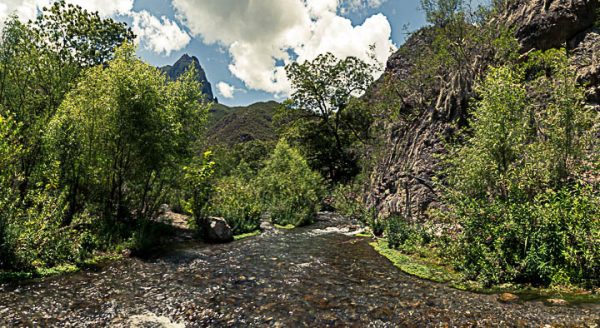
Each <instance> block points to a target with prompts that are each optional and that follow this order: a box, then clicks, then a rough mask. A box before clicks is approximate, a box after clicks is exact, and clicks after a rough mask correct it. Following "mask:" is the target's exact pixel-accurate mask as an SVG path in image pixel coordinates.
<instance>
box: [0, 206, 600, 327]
mask: <svg viewBox="0 0 600 328" xmlns="http://www.w3.org/2000/svg"><path fill="white" fill-rule="evenodd" d="M321 217H322V218H323V221H320V222H319V223H317V224H315V225H313V226H311V227H306V228H300V229H296V230H293V231H277V232H276V233H270V234H266V235H261V236H258V237H254V238H250V239H245V240H241V241H238V242H234V243H231V244H226V245H210V246H207V245H202V244H192V245H186V246H185V247H183V248H180V249H177V250H174V251H171V252H169V253H168V254H164V255H161V256H160V257H159V258H156V259H152V260H139V259H128V260H124V261H122V262H119V263H115V264H112V265H109V266H107V267H105V268H103V269H102V270H100V271H98V272H81V273H78V274H74V275H69V276H63V277H56V278H51V279H45V280H40V281H33V282H28V283H24V284H20V285H11V286H9V285H4V286H0V326H3V325H8V326H34V325H44V326H45V325H51V326H59V327H64V326H78V327H79V326H89V327H97V326H107V325H109V326H125V327H130V326H138V327H184V326H241V327H243V326H248V325H254V326H310V327H315V326H357V327H364V326H373V327H386V326H423V325H431V324H435V325H439V324H440V323H448V324H450V325H458V326H464V325H474V324H475V325H477V324H479V325H494V326H495V325H523V326H541V325H543V324H546V323H555V324H565V325H567V326H569V325H574V326H575V325H579V326H586V325H589V326H593V325H594V324H598V323H600V316H599V313H600V311H599V307H598V306H597V305H586V306H584V307H577V308H575V307H547V306H544V305H543V304H541V303H540V302H528V303H525V304H501V303H498V302H497V301H496V296H494V295H477V294H472V293H466V292H460V291H457V290H453V289H450V288H447V287H445V286H443V285H439V284H434V283H430V282H425V281H421V280H418V279H415V278H413V277H409V276H407V275H404V274H402V273H401V272H399V271H398V270H397V269H396V268H394V267H393V266H392V265H391V264H390V263H388V262H387V260H386V259H384V258H382V257H381V256H379V255H378V254H377V253H375V252H374V251H373V250H372V249H371V247H370V246H369V245H368V243H367V240H365V239H361V238H357V237H352V236H348V235H346V234H344V233H343V232H346V231H347V230H343V229H339V228H338V227H340V226H342V225H344V224H345V223H344V222H343V220H342V219H340V218H335V217H333V216H331V215H328V214H323V215H322V216H321Z"/></svg>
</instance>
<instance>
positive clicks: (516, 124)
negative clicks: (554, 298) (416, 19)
mask: <svg viewBox="0 0 600 328" xmlns="http://www.w3.org/2000/svg"><path fill="white" fill-rule="evenodd" d="M477 91H478V93H479V95H480V97H481V100H480V101H479V102H478V103H477V105H476V106H475V108H474V113H473V120H472V121H471V122H470V123H471V128H470V130H469V134H468V135H467V136H466V142H465V144H463V145H459V146H458V147H457V148H455V149H453V151H451V152H450V154H449V155H448V157H447V158H446V162H447V164H448V165H449V166H448V169H447V170H446V172H445V174H446V175H447V182H448V187H449V188H448V189H446V205H447V211H446V212H445V213H446V214H445V215H442V217H445V218H447V219H451V220H452V222H454V223H455V224H458V225H460V227H461V229H462V232H461V234H460V235H459V236H458V240H457V242H456V243H455V244H454V246H453V247H451V248H449V250H450V253H451V254H452V255H451V256H452V257H454V258H455V259H456V263H457V265H458V266H459V267H460V268H462V269H463V270H464V271H466V272H467V273H468V274H469V276H470V277H472V278H477V279H479V280H481V281H483V282H485V283H487V284H494V283H499V282H500V283H501V282H507V281H515V280H519V281H529V282H534V283H543V284H570V283H575V284H581V285H586V286H594V285H597V284H598V283H599V282H598V280H597V277H598V272H600V271H599V270H600V253H599V252H598V250H597V247H596V246H594V245H597V244H598V242H600V239H599V236H600V226H599V224H600V222H599V221H598V220H597V219H596V218H597V217H598V213H599V212H600V198H599V197H598V193H597V188H598V185H597V183H596V184H594V182H585V181H584V180H583V179H582V177H583V174H584V172H585V165H584V163H586V162H588V161H589V159H590V157H592V156H594V155H593V154H594V153H595V148H594V145H593V144H591V143H590V138H589V137H590V133H591V131H592V130H591V127H592V122H593V115H594V114H593V113H592V112H591V111H590V110H589V109H587V108H586V107H585V106H584V102H583V99H584V97H583V89H582V87H581V86H579V85H578V84H577V79H576V76H575V74H573V72H572V71H571V70H570V68H569V61H568V59H567V57H566V53H565V51H564V50H550V51H547V52H543V53H542V52H537V53H533V54H531V56H530V60H529V61H527V62H526V63H525V64H523V65H520V66H519V67H510V66H503V67H499V68H491V69H490V71H489V73H488V75H487V77H486V79H485V80H484V81H483V82H482V83H481V85H480V86H479V87H478V88H477Z"/></svg>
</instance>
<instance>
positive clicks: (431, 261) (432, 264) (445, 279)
mask: <svg viewBox="0 0 600 328" xmlns="http://www.w3.org/2000/svg"><path fill="white" fill-rule="evenodd" d="M370 245H371V246H372V247H373V248H374V249H375V250H376V251H377V252H378V253H379V254H381V255H383V256H385V257H386V258H387V259H388V260H390V261H391V262H392V263H393V264H394V265H395V266H396V267H397V268H399V269H400V270H402V271H404V272H406V273H408V274H410V275H413V276H416V277H419V278H422V279H427V280H431V281H434V282H439V283H449V282H453V281H459V280H460V279H461V275H460V274H458V273H456V272H454V271H453V270H452V269H451V268H450V267H447V266H444V265H441V264H440V262H441V260H440V259H438V258H436V257H435V256H434V255H433V252H431V253H430V254H428V256H422V255H423V254H422V253H421V254H420V255H421V256H419V255H417V254H405V253H402V252H401V251H398V250H395V249H391V248H389V247H388V244H387V240H385V239H378V240H377V241H374V242H371V243H370Z"/></svg>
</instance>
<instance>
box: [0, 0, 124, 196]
mask: <svg viewBox="0 0 600 328" xmlns="http://www.w3.org/2000/svg"><path fill="white" fill-rule="evenodd" d="M133 37H134V36H133V34H132V33H131V31H130V30H129V29H128V28H127V27H126V26H125V25H124V24H123V23H117V22H115V21H113V20H112V19H103V18H100V17H99V16H98V14H97V13H89V12H87V11H85V10H83V9H81V8H80V7H78V6H73V5H66V4H65V2H64V1H61V2H56V3H54V4H53V5H52V6H51V7H50V8H44V10H43V11H42V13H41V14H40V15H39V16H38V18H37V19H36V20H35V21H33V22H29V23H28V24H23V23H20V22H19V21H18V19H17V18H16V17H11V18H10V19H9V21H8V22H7V23H6V25H5V27H4V29H3V31H2V37H1V40H0V114H4V115H6V116H12V117H14V119H15V120H16V122H17V123H18V124H19V125H20V126H21V128H20V130H19V131H20V137H19V140H20V143H21V145H22V149H23V151H22V152H21V158H20V160H19V166H20V168H19V171H20V172H19V181H18V182H19V183H18V184H17V187H18V188H19V190H20V193H21V198H25V196H26V193H27V192H28V190H29V189H30V187H31V186H33V185H35V184H37V183H40V182H42V180H44V172H45V170H46V168H45V167H44V165H45V164H46V163H43V158H44V154H43V149H42V147H41V145H42V142H41V137H42V135H43V131H45V129H46V127H47V126H48V122H49V121H50V119H51V118H52V116H53V115H54V113H55V112H56V110H57V108H58V106H59V105H60V104H61V102H62V100H63V99H64V96H65V94H66V93H67V92H68V91H69V90H70V89H71V88H72V86H73V85H74V82H75V79H76V78H77V77H78V76H79V74H80V72H81V71H82V69H83V68H84V67H87V66H93V65H97V64H102V63H106V61H107V60H109V59H110V58H112V55H113V53H114V50H115V49H116V47H118V46H119V45H120V44H122V43H123V42H124V41H126V40H133Z"/></svg>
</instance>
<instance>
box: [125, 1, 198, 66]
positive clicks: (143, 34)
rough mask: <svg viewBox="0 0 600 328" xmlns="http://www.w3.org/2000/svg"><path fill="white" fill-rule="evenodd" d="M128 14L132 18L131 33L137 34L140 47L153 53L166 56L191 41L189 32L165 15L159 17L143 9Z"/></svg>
mask: <svg viewBox="0 0 600 328" xmlns="http://www.w3.org/2000/svg"><path fill="white" fill-rule="evenodd" d="M130 16H131V17H132V18H133V24H132V30H133V33H135V34H136V35H137V36H138V38H139V40H140V44H141V45H142V47H144V48H146V49H148V50H152V51H154V52H155V53H164V54H166V55H167V56H168V55H170V54H171V52H172V51H176V50H180V49H183V48H185V46H187V45H188V44H189V43H190V41H191V37H190V36H189V34H187V33H186V32H185V31H183V30H182V29H181V28H180V27H179V25H178V24H177V23H175V22H173V21H171V20H170V19H168V18H167V17H165V16H162V17H161V18H160V19H159V18H158V17H156V16H153V15H151V14H150V13H149V12H147V11H145V10H144V11H141V12H136V13H131V14H130Z"/></svg>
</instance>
